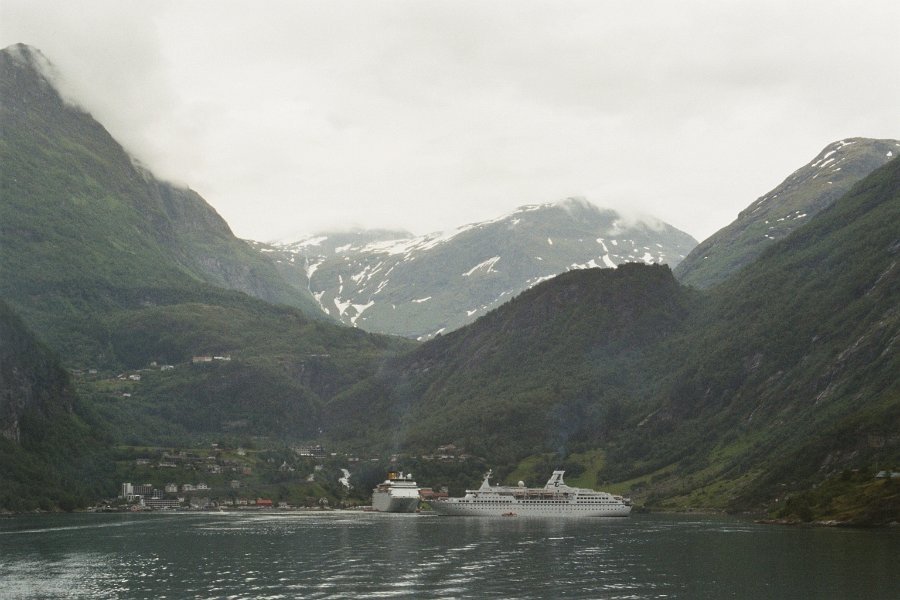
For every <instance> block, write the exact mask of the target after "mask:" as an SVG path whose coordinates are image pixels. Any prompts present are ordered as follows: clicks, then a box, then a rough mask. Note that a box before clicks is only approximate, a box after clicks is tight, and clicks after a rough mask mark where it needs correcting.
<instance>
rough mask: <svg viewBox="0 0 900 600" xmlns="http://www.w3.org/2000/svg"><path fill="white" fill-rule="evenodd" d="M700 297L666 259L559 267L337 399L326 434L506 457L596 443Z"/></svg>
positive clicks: (331, 406)
mask: <svg viewBox="0 0 900 600" xmlns="http://www.w3.org/2000/svg"><path fill="white" fill-rule="evenodd" d="M696 301H697V299H696V298H695V297H694V294H693V293H692V292H690V291H689V290H686V289H684V288H681V287H679V286H678V284H677V283H676V282H675V280H674V278H673V277H672V274H671V271H670V270H669V269H668V267H665V266H643V265H639V264H627V265H623V266H621V267H619V268H618V269H605V270H601V269H589V270H585V271H572V272H569V273H566V274H564V275H560V276H559V277H557V278H555V279H553V280H552V281H550V282H546V283H544V284H541V285H539V286H537V287H535V288H533V289H531V290H528V291H526V292H524V293H522V294H521V295H520V296H518V297H517V298H516V299H514V300H513V301H511V302H509V303H508V304H507V305H505V306H503V307H501V308H500V309H498V310H496V311H493V312H491V313H489V314H488V315H486V316H485V317H482V318H481V319H479V320H478V321H477V322H476V323H475V324H474V325H472V326H469V327H466V328H463V329H461V330H459V331H456V332H453V333H451V334H448V335H446V336H443V337H439V338H437V339H435V340H433V341H431V342H428V343H426V344H425V345H423V346H422V347H421V348H420V349H418V350H417V351H415V352H413V353H412V354H410V355H409V356H406V357H403V358H401V359H399V360H398V361H396V362H395V363H393V364H391V365H390V366H388V367H386V368H385V369H384V370H383V371H382V373H381V374H380V375H379V377H376V378H375V379H373V380H371V381H367V382H365V383H364V384H362V385H360V386H357V387H356V388H354V389H353V390H352V391H350V392H348V393H346V394H343V395H341V396H340V397H339V398H337V399H335V400H334V401H332V402H331V403H330V404H329V405H328V406H327V407H326V411H325V414H326V419H327V423H328V430H327V431H328V432H329V433H330V434H331V435H332V436H334V437H336V438H338V439H341V440H344V441H345V442H347V443H356V444H363V443H365V444H377V445H380V446H381V447H382V448H384V449H391V448H392V446H391V445H392V444H393V445H395V446H397V447H406V448H420V449H431V448H434V447H436V446H438V445H441V444H446V443H450V442H453V443H456V444H458V445H461V446H463V447H465V448H466V449H467V450H469V451H471V452H475V453H478V454H480V455H483V456H491V457H493V458H494V459H495V460H499V461H505V462H509V461H513V460H514V459H516V458H521V457H522V456H524V455H527V454H529V453H530V452H533V451H534V450H535V449H544V450H556V449H557V448H559V447H563V448H565V447H567V445H568V444H570V443H576V442H578V443H580V444H581V445H590V444H592V443H597V442H598V441H599V440H600V439H602V438H603V436H604V433H605V432H606V430H607V429H608V428H609V427H611V426H612V425H611V422H615V423H616V424H619V422H618V419H619V417H620V416H624V415H623V414H622V413H621V410H620V408H621V407H622V405H623V404H627V403H629V402H630V401H631V398H632V397H633V396H634V394H635V391H636V390H641V389H643V388H644V387H645V378H644V377H643V376H642V375H641V372H640V370H639V369H636V368H633V367H632V365H638V364H641V363H642V361H643V360H644V358H645V356H646V353H647V351H648V350H651V349H652V348H654V346H655V345H656V344H658V343H659V342H660V341H661V340H663V339H665V338H666V337H667V336H668V335H670V334H671V333H672V332H673V331H676V330H677V329H678V327H679V324H680V323H681V321H682V320H683V319H684V318H686V317H687V315H688V314H689V310H690V308H691V307H692V306H693V305H694V304H695V303H696ZM384 431H391V432H393V435H392V436H386V435H381V434H380V433H379V432H384Z"/></svg>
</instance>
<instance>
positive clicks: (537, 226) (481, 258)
mask: <svg viewBox="0 0 900 600" xmlns="http://www.w3.org/2000/svg"><path fill="white" fill-rule="evenodd" d="M695 244H696V240H694V239H693V238H692V237H690V236H689V235H687V234H685V233H683V232H681V231H678V230H677V229H675V228H674V227H672V226H670V225H667V224H665V223H662V222H659V221H656V220H654V219H652V218H646V219H644V220H643V221H642V220H629V219H626V218H625V217H623V216H622V215H621V214H619V213H618V212H616V211H614V210H610V209H603V208H598V207H596V206H594V205H593V204H590V203H589V202H587V201H586V200H583V199H579V198H569V199H566V200H564V201H561V202H554V203H548V204H542V205H533V206H523V207H520V208H519V209H518V210H516V211H515V212H513V213H511V214H508V215H504V216H501V217H498V218H496V219H493V220H490V221H485V222H480V223H473V224H470V225H466V226H463V227H460V228H458V229H456V230H454V231H450V232H447V233H437V234H431V235H425V236H418V237H414V236H411V235H409V234H401V235H400V236H397V235H392V234H391V232H384V231H378V232H367V231H362V232H355V233H345V234H322V235H319V236H316V237H313V238H309V239H306V240H301V241H299V242H295V243H292V244H284V245H280V246H263V245H258V246H257V247H258V249H259V250H260V251H261V252H264V253H265V254H266V255H267V256H270V257H272V258H273V259H274V260H275V261H276V264H278V265H281V266H282V268H287V269H292V270H293V273H294V274H293V277H291V275H289V274H286V276H287V277H288V278H292V279H293V280H294V281H302V282H304V283H305V285H306V286H307V288H308V290H309V291H310V292H311V293H312V294H313V296H314V297H315V298H316V299H317V300H318V302H319V305H320V306H321V308H322V310H323V311H324V312H326V313H328V314H329V315H331V316H333V317H335V318H339V319H341V320H342V321H344V322H345V323H347V324H350V325H353V326H356V327H360V328H362V329H365V330H367V331H376V332H383V333H393V334H397V335H403V336H407V337H414V338H418V339H428V338H431V337H433V336H435V335H437V334H439V333H446V332H448V331H452V330H453V329H456V328H458V327H460V326H462V325H465V324H466V323H470V322H472V321H473V320H474V319H476V318H477V317H478V316H480V315H483V314H485V313H486V312H488V311H489V310H491V309H492V308H495V307H497V306H499V305H500V304H502V303H504V302H506V301H508V300H509V299H510V298H512V297H513V296H515V295H516V294H518V293H519V292H521V291H523V290H525V289H527V288H529V287H531V286H533V285H535V284H536V283H538V282H540V281H544V280H546V279H549V278H551V277H553V276H555V275H558V274H559V273H563V272H565V271H568V270H571V269H581V268H591V267H598V266H607V267H611V266H615V265H618V264H622V263H624V262H634V261H642V262H646V263H667V264H670V265H674V264H677V263H678V261H680V260H681V259H682V258H683V257H684V255H685V254H686V253H687V252H688V251H689V250H690V249H691V248H692V247H693V246H694V245H695ZM301 287H302V284H301Z"/></svg>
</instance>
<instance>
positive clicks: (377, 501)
mask: <svg viewBox="0 0 900 600" xmlns="http://www.w3.org/2000/svg"><path fill="white" fill-rule="evenodd" d="M372 508H373V509H374V510H377V511H378V512H390V513H411V512H416V509H417V508H419V497H418V496H415V497H398V496H395V495H391V494H389V493H383V492H382V493H379V492H376V493H374V494H372Z"/></svg>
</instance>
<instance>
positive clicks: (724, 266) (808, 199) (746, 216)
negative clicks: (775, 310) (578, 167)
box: [674, 138, 900, 288]
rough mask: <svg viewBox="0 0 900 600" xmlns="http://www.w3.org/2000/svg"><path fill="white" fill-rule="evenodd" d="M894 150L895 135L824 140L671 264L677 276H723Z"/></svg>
mask: <svg viewBox="0 0 900 600" xmlns="http://www.w3.org/2000/svg"><path fill="white" fill-rule="evenodd" d="M898 154H900V141H898V140H890V139H884V140H876V139H867V138H849V139H845V140H839V141H837V142H833V143H831V144H829V145H827V146H826V147H825V148H824V149H823V150H822V151H821V152H819V154H817V155H816V157H815V158H814V159H813V160H811V161H810V162H809V163H808V164H806V165H805V166H803V167H801V168H799V169H797V170H796V171H794V173H792V174H791V175H790V176H789V177H788V178H787V179H785V180H784V181H783V182H782V183H781V184H780V185H778V186H777V187H776V188H775V189H773V190H772V191H770V192H769V193H768V194H765V195H764V196H762V197H760V198H758V199H757V200H756V201H755V202H753V203H752V204H751V205H750V206H748V207H747V208H746V209H744V210H743V211H741V213H740V214H739V215H738V218H737V219H736V220H735V221H734V222H732V223H731V224H730V225H728V226H726V227H724V228H722V229H720V230H719V231H717V232H716V233H715V234H713V235H712V236H710V237H709V238H707V239H705V240H703V242H701V243H700V244H699V245H697V247H696V248H694V249H693V250H692V251H691V253H690V254H688V256H687V258H685V259H684V260H683V261H682V262H681V263H680V264H678V266H676V267H675V269H674V272H675V276H676V277H678V279H679V281H681V282H682V283H685V284H688V285H693V286H696V287H700V288H707V287H710V286H713V285H715V284H717V283H720V282H721V281H724V280H725V279H727V278H728V277H730V276H731V275H733V274H734V273H735V272H737V271H738V270H740V269H741V268H742V267H744V266H746V265H748V264H750V263H751V262H753V261H754V260H756V258H757V257H758V256H759V255H760V254H761V253H762V252H763V251H764V250H765V249H766V248H768V247H769V246H771V245H772V244H773V243H774V242H775V241H777V240H781V239H784V238H785V237H787V236H788V235H789V234H790V233H791V232H792V231H794V230H795V229H796V228H797V227H799V226H801V225H803V224H804V223H807V222H808V221H809V220H810V219H811V218H812V217H813V216H815V215H816V214H817V213H819V212H820V211H821V210H823V209H825V208H827V207H828V206H830V205H831V203H833V202H834V201H835V200H837V199H838V198H840V197H841V196H843V195H844V194H845V193H847V192H848V191H849V190H850V188H851V187H852V186H853V185H854V184H855V183H856V182H858V181H860V180H861V179H863V178H864V177H866V176H867V175H869V174H870V173H871V172H872V171H874V170H875V169H877V168H878V167H880V166H882V165H884V164H885V163H887V162H888V161H890V160H891V159H892V158H893V157H895V156H897V155H898Z"/></svg>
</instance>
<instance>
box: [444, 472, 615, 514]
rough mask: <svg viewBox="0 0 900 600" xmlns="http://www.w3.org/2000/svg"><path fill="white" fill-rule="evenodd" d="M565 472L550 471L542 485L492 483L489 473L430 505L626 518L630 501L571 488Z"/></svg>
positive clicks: (464, 510)
mask: <svg viewBox="0 0 900 600" xmlns="http://www.w3.org/2000/svg"><path fill="white" fill-rule="evenodd" d="M563 473H565V471H553V475H551V476H550V480H549V481H547V484H546V485H545V486H544V487H542V488H527V487H525V484H524V483H522V482H521V481H520V482H519V485H518V487H511V486H502V485H498V486H491V484H490V477H491V473H490V472H488V474H487V475H485V477H484V481H483V482H482V484H481V487H480V488H478V489H477V490H466V495H465V496H464V497H462V498H447V499H445V500H435V501H434V502H432V503H431V508H432V509H434V511H435V512H437V513H440V514H444V515H459V516H495V517H515V516H518V517H627V516H628V515H630V514H631V500H629V499H628V498H623V497H622V496H614V495H612V494H608V493H606V492H596V491H594V490H589V489H584V488H573V487H569V486H568V485H566V483H565V481H563Z"/></svg>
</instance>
